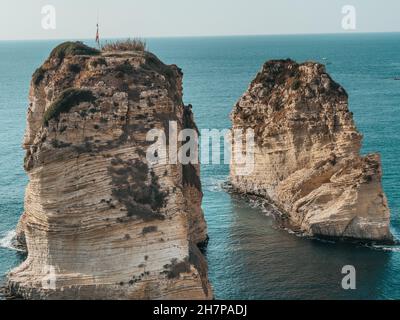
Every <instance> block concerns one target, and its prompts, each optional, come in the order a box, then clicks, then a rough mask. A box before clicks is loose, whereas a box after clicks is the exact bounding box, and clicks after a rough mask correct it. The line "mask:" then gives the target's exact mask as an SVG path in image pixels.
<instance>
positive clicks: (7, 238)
mask: <svg viewBox="0 0 400 320" xmlns="http://www.w3.org/2000/svg"><path fill="white" fill-rule="evenodd" d="M16 234H17V233H16V232H15V230H10V231H7V232H6V233H5V234H4V235H2V237H1V238H0V248H6V249H11V250H15V251H22V250H20V249H17V248H15V247H14V246H13V239H14V238H15V236H16Z"/></svg>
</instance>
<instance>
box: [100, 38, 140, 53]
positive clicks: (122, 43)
mask: <svg viewBox="0 0 400 320" xmlns="http://www.w3.org/2000/svg"><path fill="white" fill-rule="evenodd" d="M101 50H102V51H104V52H109V51H145V50H146V42H145V41H144V40H141V39H129V38H128V39H126V40H118V41H113V42H106V43H105V44H104V45H103V46H102V47H101Z"/></svg>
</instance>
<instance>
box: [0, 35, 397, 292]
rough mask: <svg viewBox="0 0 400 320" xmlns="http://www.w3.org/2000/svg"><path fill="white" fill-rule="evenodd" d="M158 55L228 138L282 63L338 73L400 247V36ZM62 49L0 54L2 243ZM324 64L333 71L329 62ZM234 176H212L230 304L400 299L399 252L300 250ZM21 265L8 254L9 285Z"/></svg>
mask: <svg viewBox="0 0 400 320" xmlns="http://www.w3.org/2000/svg"><path fill="white" fill-rule="evenodd" d="M148 44H149V47H150V50H151V51H153V52H154V53H156V54H157V55H158V56H159V57H160V58H161V59H163V60H164V61H165V62H166V63H175V64H177V65H179V66H180V67H181V68H182V69H183V72H184V74H185V76H184V93H185V97H184V99H185V102H186V103H191V104H193V106H194V112H195V117H196V121H197V124H198V125H199V127H200V128H217V129H223V128H228V127H229V125H230V123H229V117H228V116H229V113H230V111H231V110H232V107H233V105H234V103H235V102H236V101H237V100H238V98H239V97H240V95H241V94H242V93H243V92H244V91H245V90H246V88H247V86H248V84H249V82H250V81H251V80H252V79H253V77H254V76H255V74H256V72H257V71H258V70H259V69H260V67H261V65H262V63H264V62H265V61H266V60H268V59H273V58H288V57H290V58H293V59H296V60H298V61H305V60H317V61H321V62H324V61H327V62H329V65H328V66H327V69H328V72H329V73H330V74H331V75H332V76H333V78H334V79H335V80H337V81H338V82H339V83H341V84H342V85H343V86H344V87H345V88H346V90H347V91H348V93H349V95H350V108H351V111H353V112H354V117H355V120H356V122H357V126H358V128H359V129H360V130H361V131H362V133H363V134H364V136H365V138H364V149H363V150H364V152H375V151H379V152H380V153H381V154H382V162H383V169H384V181H383V182H384V188H385V192H386V194H387V196H388V198H389V204H390V208H391V210H392V216H393V219H392V220H393V231H394V233H395V234H396V235H399V230H400V219H399V218H400V217H399V208H400V198H399V194H398V192H397V189H398V185H399V183H398V182H399V177H400V164H399V162H398V159H399V158H400V135H399V134H398V133H399V132H400V130H399V129H400V118H399V108H400V105H399V102H400V90H399V89H400V81H395V80H394V78H395V77H399V76H400V58H399V56H398V52H400V35H399V34H380V35H379V34H369V35H368V34H365V35H355V34H353V35H340V36H339V35H329V36H265V37H261V36H260V37H224V38H179V39H150V40H148ZM55 45H56V42H25V43H24V42H0V70H1V72H0V92H1V95H0V128H1V129H0V163H1V166H0V218H1V220H0V236H1V237H2V239H3V240H2V241H1V242H0V245H1V244H3V245H5V246H7V242H6V241H5V240H7V239H5V240H4V237H7V236H8V237H9V236H10V234H9V233H8V232H9V231H10V230H13V229H14V227H15V224H16V223H17V220H18V217H19V215H20V214H21V212H22V210H23V192H24V186H25V184H26V177H25V175H24V173H23V170H22V159H23V152H22V150H21V147H20V145H21V141H22V136H23V130H24V127H25V110H26V105H27V98H26V97H27V90H28V83H29V79H30V76H31V74H32V73H33V71H34V70H35V68H36V67H37V66H39V65H40V64H41V62H42V61H43V60H44V59H45V58H46V57H47V55H48V53H49V52H50V49H51V48H52V47H54V46H55ZM324 58H325V59H324ZM227 175H228V168H227V166H208V165H207V166H203V168H202V181H203V188H204V202H203V209H204V212H205V215H206V218H207V221H208V226H209V235H210V244H209V247H208V250H207V258H208V263H209V269H210V270H209V273H210V279H211V281H212V283H213V286H214V290H215V295H216V297H217V298H226V299H291V298H294V299H308V298H310V299H316V298H320V299H329V298H330V299H400V286H399V284H400V252H399V251H400V250H399V248H398V247H379V248H373V249H371V248H366V247H361V246H354V245H349V244H340V243H339V244H335V243H329V242H320V241H316V240H309V239H304V238H299V237H297V236H295V235H293V234H290V233H288V232H286V231H284V230H281V229H279V228H277V227H276V226H275V225H274V220H273V218H272V217H270V216H268V215H267V214H266V213H265V212H263V211H262V210H261V209H257V208H254V207H253V206H251V205H250V204H247V203H245V202H243V201H241V200H239V199H235V198H232V197H231V196H230V195H228V194H227V193H225V192H224V191H223V189H222V188H221V183H222V182H224V181H225V180H226V178H227ZM20 260H21V256H20V254H19V253H17V252H15V251H13V250H10V249H8V248H4V247H3V248H0V273H1V274H4V273H5V272H6V271H7V270H9V269H10V268H12V267H13V266H15V265H16V264H18V262H19V261H20ZM349 264H350V265H354V266H355V267H356V269H357V272H358V273H357V290H355V291H351V292H348V291H344V290H342V289H341V280H342V275H341V269H342V267H343V266H344V265H349Z"/></svg>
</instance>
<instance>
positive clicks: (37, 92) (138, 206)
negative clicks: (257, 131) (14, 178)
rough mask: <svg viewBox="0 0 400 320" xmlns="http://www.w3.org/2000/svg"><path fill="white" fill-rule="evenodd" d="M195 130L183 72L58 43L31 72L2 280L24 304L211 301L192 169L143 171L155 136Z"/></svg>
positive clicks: (145, 59)
mask: <svg viewBox="0 0 400 320" xmlns="http://www.w3.org/2000/svg"><path fill="white" fill-rule="evenodd" d="M169 120H171V121H172V120H174V121H177V123H178V130H180V129H184V128H185V127H187V126H189V127H195V124H194V122H193V117H192V113H191V109H190V108H187V107H185V106H184V104H183V102H182V73H181V71H180V69H179V68H177V67H176V66H167V65H165V64H163V63H162V62H161V61H160V60H159V59H158V58H157V57H156V56H154V55H153V54H151V53H149V52H146V51H140V50H139V51H119V52H99V51H97V50H95V49H92V48H89V47H87V46H85V45H83V44H82V43H79V42H77V43H64V44H62V45H60V46H58V47H57V48H55V49H54V50H53V52H52V53H51V55H50V57H49V58H48V59H47V60H46V62H45V63H44V64H43V65H42V66H41V67H40V68H39V69H38V70H37V71H36V72H35V74H34V76H33V79H32V83H31V88H30V106H29V109H28V114H27V128H26V133H25V138H24V144H23V145H24V148H25V150H26V157H25V169H26V171H27V173H28V176H29V184H28V186H27V189H26V196H25V212H24V214H23V216H22V218H21V220H20V223H19V226H18V240H19V242H20V244H21V245H22V246H26V249H27V252H28V257H27V259H26V261H25V262H23V264H22V265H20V266H19V267H17V268H15V269H14V270H12V271H11V272H10V274H9V281H8V286H9V290H10V291H11V294H13V295H15V296H19V297H22V298H25V299H211V298H212V297H213V293H212V289H211V286H210V284H209V281H208V277H207V263H206V261H205V259H204V257H203V255H202V253H201V252H200V250H199V248H198V246H197V245H198V244H199V243H202V242H204V241H206V239H207V228H206V223H205V220H204V217H203V212H202V210H201V200H202V190H201V184H200V179H199V167H198V165H191V164H189V165H186V166H182V165H179V164H178V165H155V166H151V165H149V163H148V162H147V160H146V150H147V148H148V146H149V142H147V141H146V134H147V132H148V131H149V130H150V129H152V128H158V129H162V130H164V129H165V130H168V128H167V126H168V121H169Z"/></svg>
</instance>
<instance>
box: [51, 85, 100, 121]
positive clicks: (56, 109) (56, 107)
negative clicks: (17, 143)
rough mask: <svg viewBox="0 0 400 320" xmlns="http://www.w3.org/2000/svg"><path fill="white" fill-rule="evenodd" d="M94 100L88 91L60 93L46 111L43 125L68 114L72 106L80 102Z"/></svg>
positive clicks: (71, 90)
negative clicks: (62, 114)
mask: <svg viewBox="0 0 400 320" xmlns="http://www.w3.org/2000/svg"><path fill="white" fill-rule="evenodd" d="M95 99H96V98H95V97H94V95H93V93H92V92H91V91H90V90H83V89H76V88H69V89H66V90H64V91H63V92H61V94H60V96H59V97H58V98H57V100H56V101H54V103H53V104H52V105H51V106H50V107H49V108H48V109H47V110H46V112H45V114H44V116H43V124H44V125H46V126H47V125H48V123H49V121H50V120H51V119H54V118H57V117H58V116H59V115H60V114H61V113H66V112H68V111H69V110H70V109H71V108H72V107H73V106H76V105H78V104H80V103H82V102H93V101H94V100H95Z"/></svg>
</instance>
